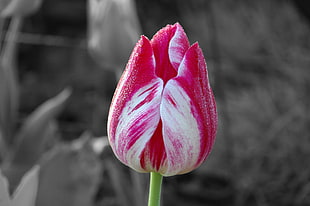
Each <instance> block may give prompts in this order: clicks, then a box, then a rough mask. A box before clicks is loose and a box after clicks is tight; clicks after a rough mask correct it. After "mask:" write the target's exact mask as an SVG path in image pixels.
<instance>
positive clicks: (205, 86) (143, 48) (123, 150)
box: [108, 23, 217, 176]
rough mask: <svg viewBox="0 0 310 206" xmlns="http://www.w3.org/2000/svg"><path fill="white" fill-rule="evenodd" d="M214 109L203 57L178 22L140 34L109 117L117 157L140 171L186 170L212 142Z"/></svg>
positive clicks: (166, 172) (165, 173)
mask: <svg viewBox="0 0 310 206" xmlns="http://www.w3.org/2000/svg"><path fill="white" fill-rule="evenodd" d="M216 129H217V111H216V104H215V100H214V96H213V92H212V89H211V87H210V84H209V80H208V71H207V66H206V62H205V59H204V56H203V53H202V50H201V49H200V47H199V45H198V43H195V44H193V45H192V46H190V44H189V41H188V39H187V36H186V34H185V32H184V30H183V28H182V27H181V25H180V24H178V23H176V24H174V25H167V26H166V27H165V28H163V29H161V30H160V31H158V32H157V34H155V35H154V36H153V38H152V39H151V40H149V39H147V38H146V37H145V36H142V37H141V39H140V40H139V42H138V43H137V45H136V46H135V48H134V50H133V52H132V54H131V57H130V59H129V62H128V64H127V67H126V69H125V71H124V73H123V75H122V77H121V79H120V81H119V83H118V86H117V89H116V91H115V94H114V97H113V100H112V103H111V106H110V111H109V117H108V137H109V142H110V145H111V147H112V149H113V151H114V153H115V155H116V156H117V158H118V159H119V160H120V161H121V162H123V163H124V164H126V165H128V166H129V167H131V168H133V169H134V170H136V171H138V172H157V173H160V174H161V175H163V176H172V175H176V174H184V173H187V172H190V171H192V170H193V169H195V168H197V167H198V166H199V165H201V164H202V163H203V162H204V160H205V159H206V157H207V156H208V154H209V153H210V151H211V148H212V146H213V143H214V140H215V135H216Z"/></svg>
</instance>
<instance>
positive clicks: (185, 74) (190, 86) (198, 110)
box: [174, 43, 217, 165]
mask: <svg viewBox="0 0 310 206" xmlns="http://www.w3.org/2000/svg"><path fill="white" fill-rule="evenodd" d="M174 81H177V82H178V83H179V85H180V86H181V87H182V88H183V89H184V91H185V92H186V94H187V95H188V96H189V98H190V99H191V102H192V103H191V110H192V112H193V115H194V117H195V119H196V120H197V123H198V127H199V131H200V136H201V139H200V154H199V159H198V160H197V165H199V164H201V163H202V162H203V161H204V160H205V159H206V157H207V156H208V154H209V153H210V151H211V148H212V146H213V144H214V139H215V135H216V128H217V111H216V104H215V100H214V95H213V92H212V89H211V87H210V84H209V79H208V71H207V66H206V62H205V58H204V56H203V53H202V50H201V49H200V47H199V45H198V43H195V44H193V45H192V46H191V47H190V48H189V49H188V51H187V52H186V54H185V56H184V59H183V60H182V63H181V64H180V67H179V73H178V76H177V77H176V78H174Z"/></svg>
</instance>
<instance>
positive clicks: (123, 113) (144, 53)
mask: <svg viewBox="0 0 310 206" xmlns="http://www.w3.org/2000/svg"><path fill="white" fill-rule="evenodd" d="M162 89H163V82H162V80H161V79H160V78H158V77H157V76H156V75H155V61H154V55H153V51H152V47H151V44H150V42H149V40H148V39H147V38H146V37H144V36H142V37H141V39H140V41H139V42H138V43H137V45H136V47H135V48H134V50H133V52H132V55H131V57H130V60H129V62H128V64H127V67H126V69H125V71H124V73H123V75H122V77H121V79H120V81H119V83H118V86H117V89H116V91H115V93H114V97H113V100H112V103H111V106H110V111H109V117H108V136H109V140H110V143H111V147H112V149H113V150H114V152H115V154H116V155H117V157H118V158H119V159H120V160H121V161H122V162H124V163H125V164H128V161H134V160H137V161H135V162H134V163H130V165H132V164H133V165H140V162H139V161H138V159H139V157H138V155H140V154H139V151H142V149H143V147H144V144H146V142H147V141H148V140H149V139H150V138H151V136H152V135H153V133H154V131H155V129H156V128H157V125H158V122H159V119H160V117H159V104H160V99H161V93H162ZM135 169H137V170H138V169H139V168H135Z"/></svg>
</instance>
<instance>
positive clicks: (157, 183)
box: [148, 172, 163, 206]
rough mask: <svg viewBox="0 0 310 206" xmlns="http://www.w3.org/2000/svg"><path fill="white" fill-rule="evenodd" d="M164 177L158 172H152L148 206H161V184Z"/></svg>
mask: <svg viewBox="0 0 310 206" xmlns="http://www.w3.org/2000/svg"><path fill="white" fill-rule="evenodd" d="M162 181H163V176H162V175H161V174H159V173H156V172H151V179H150V193H149V204H148V206H160V195H161V184H162Z"/></svg>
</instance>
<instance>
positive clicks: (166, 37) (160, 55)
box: [151, 25, 177, 83]
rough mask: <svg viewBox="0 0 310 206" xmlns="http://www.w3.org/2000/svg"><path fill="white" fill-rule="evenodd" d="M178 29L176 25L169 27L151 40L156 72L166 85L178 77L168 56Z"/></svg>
mask: <svg viewBox="0 0 310 206" xmlns="http://www.w3.org/2000/svg"><path fill="white" fill-rule="evenodd" d="M176 29H177V28H176V26H175V25H167V26H166V27H164V28H162V29H161V30H159V31H158V32H157V33H156V34H155V35H154V36H153V38H152V39H151V45H152V48H153V52H154V57H155V61H156V70H155V72H156V75H157V76H158V77H159V78H161V79H162V80H163V81H164V83H166V82H167V81H168V80H169V79H171V78H173V77H175V76H176V75H177V70H176V69H175V68H174V67H173V66H172V64H171V62H170V58H169V54H168V48H169V44H170V40H171V38H172V37H173V36H174V35H175V32H176Z"/></svg>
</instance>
